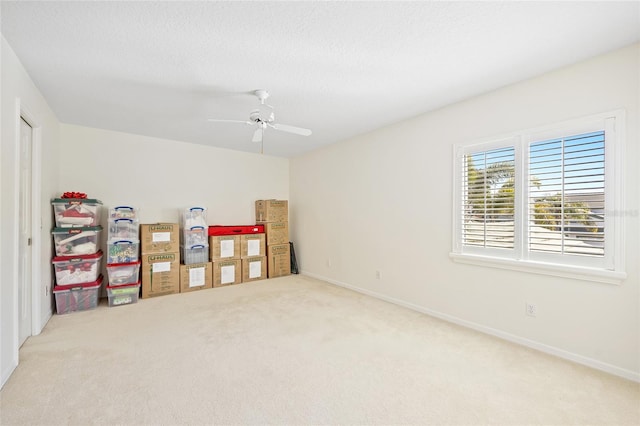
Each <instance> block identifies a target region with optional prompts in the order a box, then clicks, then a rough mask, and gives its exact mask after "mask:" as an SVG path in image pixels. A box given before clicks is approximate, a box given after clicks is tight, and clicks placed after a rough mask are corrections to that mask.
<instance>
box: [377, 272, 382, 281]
mask: <svg viewBox="0 0 640 426" xmlns="http://www.w3.org/2000/svg"><path fill="white" fill-rule="evenodd" d="M381 278H382V274H381V273H380V271H376V280H379V279H381Z"/></svg>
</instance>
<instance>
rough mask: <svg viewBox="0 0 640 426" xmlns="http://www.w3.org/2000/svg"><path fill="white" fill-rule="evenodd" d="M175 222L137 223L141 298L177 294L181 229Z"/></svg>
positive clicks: (178, 291) (178, 287)
mask: <svg viewBox="0 0 640 426" xmlns="http://www.w3.org/2000/svg"><path fill="white" fill-rule="evenodd" d="M179 229H180V228H179V226H178V224H177V223H153V224H142V225H140V245H141V251H142V266H141V269H142V298H143V299H146V298H149V297H155V296H164V295H166V294H174V293H180V230H179Z"/></svg>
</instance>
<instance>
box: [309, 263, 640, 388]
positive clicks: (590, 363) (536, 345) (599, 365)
mask: <svg viewBox="0 0 640 426" xmlns="http://www.w3.org/2000/svg"><path fill="white" fill-rule="evenodd" d="M300 274H302V275H306V276H309V277H311V278H316V279H318V280H322V281H326V282H328V283H330V284H334V285H337V286H340V287H344V288H348V289H349V290H353V291H357V292H358V293H362V294H366V295H368V296H371V297H375V298H376V299H380V300H384V301H386V302H390V303H394V304H396V305H400V306H404V307H405V308H409V309H412V310H414V311H418V312H422V313H424V314H427V315H430V316H433V317H436V318H440V319H442V320H445V321H448V322H451V323H454V324H458V325H461V326H463V327H466V328H470V329H473V330H476V331H479V332H481V333H485V334H489V335H491V336H495V337H498V338H500V339H503V340H507V341H509V342H513V343H517V344H519V345H522V346H526V347H528V348H532V349H535V350H538V351H540V352H544V353H546V354H550V355H554V356H557V357H558V358H563V359H566V360H569V361H573V362H575V363H578V364H582V365H585V366H587V367H591V368H594V369H596V370H600V371H604V372H606V373H609V374H613V375H614V376H618V377H622V378H625V379H628V380H632V381H634V382H640V373H637V372H635V371H631V370H627V369H624V368H620V367H616V366H615V365H611V364H607V363H606V362H602V361H598V360H596V359H593V358H588V357H585V356H582V355H579V354H575V353H572V352H568V351H565V350H564V349H560V348H556V347H555V346H549V345H546V344H544V343H540V342H536V341H534V340H529V339H526V338H524V337H520V336H517V335H515V334H510V333H506V332H504V331H501V330H498V329H495V328H491V327H487V326H484V325H482V324H478V323H475V322H472V321H467V320H464V319H461V318H458V317H455V316H452V315H448V314H444V313H442V312H438V311H434V310H432V309H428V308H425V307H422V306H419V305H415V304H413V303H409V302H405V301H404V300H400V299H395V298H393V297H389V296H386V295H384V294H380V293H377V292H375V291H371V290H366V289H363V288H360V287H356V286H354V285H351V284H347V283H344V282H341V281H337V280H334V279H331V278H327V277H324V276H322V275H318V274H314V273H312V272H307V271H300Z"/></svg>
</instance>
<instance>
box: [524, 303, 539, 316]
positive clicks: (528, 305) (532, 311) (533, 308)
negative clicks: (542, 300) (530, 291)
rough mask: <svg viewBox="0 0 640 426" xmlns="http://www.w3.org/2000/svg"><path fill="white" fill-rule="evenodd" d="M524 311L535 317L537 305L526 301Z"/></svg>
mask: <svg viewBox="0 0 640 426" xmlns="http://www.w3.org/2000/svg"><path fill="white" fill-rule="evenodd" d="M525 313H526V314H527V315H529V316H530V317H535V316H536V315H537V314H538V307H537V306H536V305H535V304H534V303H526V304H525Z"/></svg>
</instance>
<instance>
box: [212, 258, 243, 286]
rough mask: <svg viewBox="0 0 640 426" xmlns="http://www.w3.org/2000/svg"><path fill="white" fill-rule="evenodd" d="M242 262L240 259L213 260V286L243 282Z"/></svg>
mask: <svg viewBox="0 0 640 426" xmlns="http://www.w3.org/2000/svg"><path fill="white" fill-rule="evenodd" d="M241 269H242V263H241V260H240V259H228V260H214V261H213V286H214V287H222V286H225V285H231V284H240V283H241V282H242V270H241Z"/></svg>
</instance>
